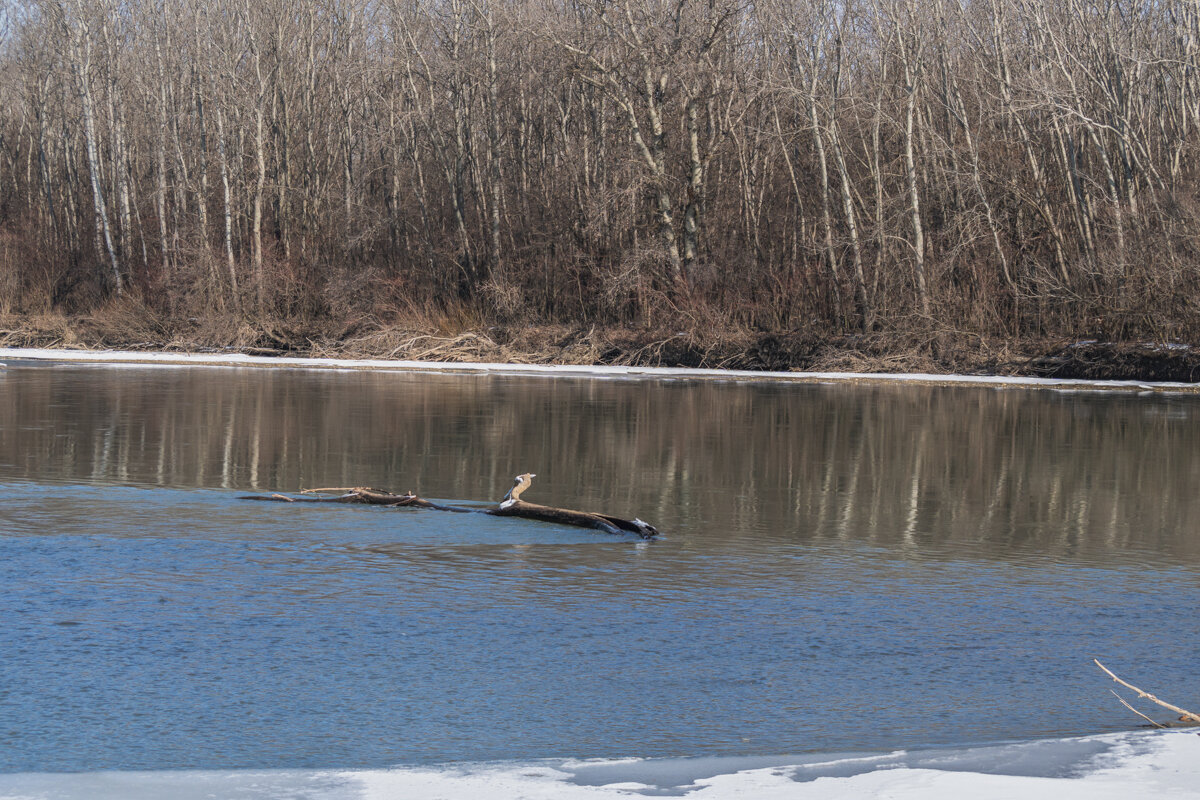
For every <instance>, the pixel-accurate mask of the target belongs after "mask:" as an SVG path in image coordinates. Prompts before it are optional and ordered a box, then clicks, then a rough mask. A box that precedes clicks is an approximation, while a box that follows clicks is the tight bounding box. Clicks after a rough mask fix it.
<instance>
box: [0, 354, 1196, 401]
mask: <svg viewBox="0 0 1200 800" xmlns="http://www.w3.org/2000/svg"><path fill="white" fill-rule="evenodd" d="M0 359H7V360H9V362H15V363H10V364H9V366H10V367H12V366H19V365H20V363H21V362H26V363H29V362H34V363H80V364H107V365H114V366H119V365H125V366H148V365H160V366H195V367H227V368H228V367H258V368H263V367H274V368H290V369H333V370H374V371H393V372H436V373H449V374H468V375H471V374H474V375H526V376H544V377H576V378H588V377H592V378H621V379H632V380H671V379H675V380H713V381H739V382H740V381H757V382H784V383H810V384H829V383H847V382H848V383H874V384H890V383H908V384H924V385H936V386H993V387H1023V388H1033V389H1053V390H1058V391H1118V392H1187V393H1200V384H1194V383H1170V382H1158V383H1148V382H1145V381H1098V380H1079V379H1073V378H1035V377H1025V376H1007V375H938V374H932V373H882V372H767V371H761V372H760V371H755V370H720V369H698V368H696V369H693V368H683V367H630V366H605V365H573V364H500V363H470V362H447V361H393V360H386V359H353V358H298V357H288V356H278V357H277V356H252V355H245V354H241V353H177V352H152V351H146V352H142V351H129V350H65V349H63V350H60V349H42V348H16V347H13V348H0Z"/></svg>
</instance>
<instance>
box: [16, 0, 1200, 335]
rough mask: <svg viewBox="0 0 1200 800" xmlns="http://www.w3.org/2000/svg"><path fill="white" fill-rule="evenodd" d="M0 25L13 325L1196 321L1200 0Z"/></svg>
mask: <svg viewBox="0 0 1200 800" xmlns="http://www.w3.org/2000/svg"><path fill="white" fill-rule="evenodd" d="M0 9H2V10H0V14H2V16H0V313H8V314H25V315H32V314H38V313H45V312H48V311H55V310H57V311H62V312H64V313H81V312H88V311H90V310H94V309H97V308H101V307H103V306H105V305H106V304H111V303H113V302H114V301H117V302H126V303H129V302H136V303H138V304H140V307H142V308H145V309H147V310H153V311H154V313H157V314H162V315H165V316H167V317H176V318H195V317H197V316H206V315H208V316H212V315H221V316H224V317H226V318H229V319H241V320H256V319H305V320H313V319H323V320H329V321H333V322H335V323H345V322H347V321H349V320H356V319H368V320H375V321H379V322H380V324H385V323H386V322H388V321H389V320H395V319H400V318H403V317H404V316H405V315H416V314H427V313H429V309H431V308H432V309H438V310H439V313H444V314H460V315H463V316H464V317H465V318H467V319H471V320H475V321H478V322H480V323H492V322H494V323H514V322H521V323H526V322H528V323H565V324H568V325H575V326H589V325H600V326H631V327H638V326H649V325H655V324H660V322H662V321H667V324H681V321H686V320H691V321H692V322H694V323H696V324H700V325H704V326H714V327H722V326H725V327H728V328H730V329H739V328H740V329H752V330H768V331H783V330H813V331H822V332H828V333H849V332H853V331H877V332H883V333H886V332H888V331H894V330H907V331H913V330H927V331H943V332H945V331H959V332H964V333H978V334H984V335H990V336H1000V337H1022V336H1047V335H1077V336H1085V335H1092V336H1102V337H1108V338H1117V339H1120V338H1130V337H1153V338H1159V339H1163V338H1170V337H1180V338H1188V339H1191V338H1195V336H1196V335H1197V333H1200V324H1198V323H1200V315H1198V313H1197V301H1198V300H1200V291H1198V290H1200V269H1198V268H1200V241H1198V237H1200V204H1198V201H1200V197H1198V196H1197V192H1198V190H1200V174H1198V170H1197V151H1198V149H1200V148H1198V147H1197V145H1198V142H1200V139H1198V136H1197V130H1198V128H1200V70H1198V68H1200V56H1198V48H1200V5H1198V3H1197V1H1196V0H1162V1H1161V2H1131V1H1130V0H841V1H836V2H835V1H834V0H760V2H755V3H749V2H744V1H743V0H503V1H502V0H308V1H307V2H305V1H303V0H253V2H251V0H215V1H214V2H200V1H199V0H128V1H124V0H31V1H30V2H12V0H9V2H8V3H7V4H6V5H0Z"/></svg>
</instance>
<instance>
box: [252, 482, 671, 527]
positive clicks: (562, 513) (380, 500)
mask: <svg viewBox="0 0 1200 800" xmlns="http://www.w3.org/2000/svg"><path fill="white" fill-rule="evenodd" d="M535 477H537V476H536V475H534V474H532V473H528V472H527V473H524V474H522V475H518V476H517V477H516V478H515V482H514V484H513V487H512V488H511V489H509V491H508V494H507V495H505V496H504V500H503V501H501V502H500V503H498V504H497V505H495V506H491V507H483V508H464V507H462V506H448V505H443V504H441V503H434V502H432V501H430V500H426V499H424V498H422V497H418V496H417V495H415V494H413V493H412V492H411V491H410V492H407V493H405V494H394V493H392V492H385V491H381V490H379V489H372V488H370V487H366V486H354V487H350V488H326V489H304V490H302V491H301V492H300V495H299V496H295V495H287V494H279V493H272V494H253V495H244V496H242V497H240V498H238V499H239V500H268V501H275V502H281V503H356V504H366V505H375V506H384V507H387V508H429V509H433V510H435V511H455V512H459V513H479V514H489V515H491V516H496V517H521V518H523V519H535V520H540V521H542V522H556V523H558V524H560V525H574V526H576V527H580V528H592V529H594V530H600V531H604V532H605V533H613V534H624V533H632V534H635V535H637V536H640V537H641V538H643V539H652V538H654V537H655V536H657V535H658V529H657V528H655V527H654V526H653V525H651V524H649V523H648V522H643V521H642V520H640V519H636V518H635V519H624V518H622V517H614V516H612V515H610V514H599V513H596V512H591V511H573V510H571V509H567V508H554V507H552V506H541V505H537V504H536V503H527V502H525V501H524V500H522V499H521V493H522V492H524V491H525V490H526V489H528V488H529V485H530V484H531V483H532V482H533V479H534V478H535Z"/></svg>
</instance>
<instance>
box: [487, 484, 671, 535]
mask: <svg viewBox="0 0 1200 800" xmlns="http://www.w3.org/2000/svg"><path fill="white" fill-rule="evenodd" d="M536 477H537V475H535V474H533V473H532V472H526V473H523V474H521V475H518V476H517V477H515V478H513V487H512V488H511V489H509V490H508V494H506V495H505V496H504V500H503V501H502V502H501V503H500V505H498V506H496V507H495V508H487V509H484V510H483V513H485V514H494V515H496V516H501V517H524V518H525V519H538V520H542V521H543V522H557V523H559V524H561V525H578V526H579V527H581V528H596V529H598V530H602V531H606V532H607V533H621V532H625V533H636V534H637V535H638V536H640V537H642V538H643V539H652V538H654V537H655V536H657V535H658V529H657V528H655V527H654V526H653V525H651V524H650V523H648V522H643V521H642V520H640V519H622V518H620V517H613V516H610V515H608V514H597V513H594V512H589V511H572V510H570V509H566V508H553V507H551V506H539V505H537V504H536V503H528V502H526V501H524V500H522V499H521V493H522V492H524V491H525V490H526V489H528V488H529V485H530V484H531V483H533V479H534V478H536Z"/></svg>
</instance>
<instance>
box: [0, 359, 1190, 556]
mask: <svg viewBox="0 0 1200 800" xmlns="http://www.w3.org/2000/svg"><path fill="white" fill-rule="evenodd" d="M1198 408H1200V406H1198V405H1197V400H1196V399H1195V398H1192V397H1130V396H1125V395H1120V396H1111V395H1110V396H1104V395H1089V394H1065V393H1062V394H1060V393H1053V392H1044V391H1043V392H1033V391H1022V390H994V389H946V388H935V387H919V386H914V387H852V386H829V387H820V386H783V385H760V386H755V385H736V384H723V385H714V384H703V383H692V384H689V383H683V382H675V383H667V382H658V383H652V382H646V383H642V382H621V381H608V380H575V379H572V380H562V379H559V380H547V379H529V378H513V377H502V376H490V377H489V376H448V375H447V376H442V375H429V374H414V375H403V374H383V373H370V372H304V371H282V370H253V369H205V368H186V369H161V368H159V369H148V368H97V367H83V366H81V367H74V366H73V367H56V368H49V367H30V368H13V367H10V369H9V370H8V372H7V375H6V378H5V380H4V381H0V478H2V479H22V480H33V481H39V482H46V481H55V482H63V483H80V482H94V483H102V484H112V483H120V484H134V485H155V486H171V487H183V488H196V487H209V488H223V489H230V490H250V489H254V490H267V489H296V488H300V487H312V486H346V485H363V484H366V485H374V486H379V487H381V488H392V489H396V490H404V489H413V490H416V491H419V492H420V493H422V494H424V495H426V496H430V497H443V498H454V499H487V498H497V497H499V496H500V495H501V494H502V493H503V491H504V490H505V489H506V488H507V485H508V483H509V481H510V479H511V476H512V475H514V474H516V473H517V472H521V471H533V472H536V473H538V480H537V482H536V483H535V485H534V489H533V490H531V492H530V499H534V500H537V501H539V502H546V503H553V504H560V505H565V506H572V507H582V508H596V509H608V510H610V511H612V512H613V513H627V514H637V515H640V516H642V517H645V518H648V519H650V520H652V521H653V522H655V523H656V524H659V525H660V527H662V528H663V529H664V530H666V531H668V532H669V533H671V534H673V536H674V537H675V538H682V539H683V541H682V543H681V546H684V547H686V546H688V544H689V543H690V542H697V543H699V541H700V540H703V546H704V547H706V548H710V549H711V548H714V547H721V546H725V545H736V546H737V547H739V548H745V547H750V546H752V544H753V543H754V542H755V541H759V542H778V540H780V539H790V540H795V541H803V542H816V541H852V542H859V543H866V544H871V545H878V546H884V547H889V548H901V549H904V550H908V551H912V552H914V553H921V552H923V551H929V550H931V549H935V548H937V547H943V546H947V545H953V546H955V547H959V548H961V547H969V548H971V549H972V550H975V551H980V552H988V553H992V554H995V555H1004V556H1011V555H1013V554H1017V553H1030V552H1035V553H1039V554H1053V555H1057V556H1061V557H1079V556H1085V555H1086V556H1088V557H1090V558H1101V559H1103V558H1106V557H1108V556H1110V555H1113V554H1117V553H1121V552H1131V553H1155V554H1158V555H1159V556H1164V557H1168V558H1171V559H1175V560H1184V561H1189V562H1192V561H1197V560H1200V541H1197V538H1196V537H1195V536H1193V535H1192V534H1191V531H1190V525H1189V520H1193V519H1195V518H1196V516H1197V512H1198V511H1200V500H1198V499H1197V492H1196V489H1195V487H1196V486H1198V485H1200V467H1198V466H1197V461H1196V459H1195V458H1194V456H1193V454H1194V453H1196V452H1198V450H1200V427H1198V426H1197V425H1196V424H1195V423H1196V414H1197V409H1198Z"/></svg>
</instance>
